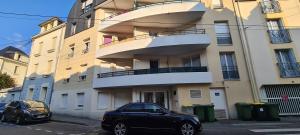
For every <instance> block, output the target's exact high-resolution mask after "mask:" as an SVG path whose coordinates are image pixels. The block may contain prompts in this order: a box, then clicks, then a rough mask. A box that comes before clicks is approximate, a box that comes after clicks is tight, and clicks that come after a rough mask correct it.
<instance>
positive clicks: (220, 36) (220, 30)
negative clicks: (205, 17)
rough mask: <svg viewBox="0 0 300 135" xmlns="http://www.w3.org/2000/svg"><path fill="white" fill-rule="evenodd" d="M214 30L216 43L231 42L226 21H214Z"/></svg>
mask: <svg viewBox="0 0 300 135" xmlns="http://www.w3.org/2000/svg"><path fill="white" fill-rule="evenodd" d="M215 32H216V36H217V44H218V45H224V44H225V45H226V44H232V39H231V34H230V29H229V25H228V22H226V21H225V22H215Z"/></svg>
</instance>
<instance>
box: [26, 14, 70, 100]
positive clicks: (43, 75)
mask: <svg viewBox="0 0 300 135" xmlns="http://www.w3.org/2000/svg"><path fill="white" fill-rule="evenodd" d="M39 26H40V29H41V30H40V33H39V34H37V35H35V36H33V37H32V48H31V54H30V62H29V66H28V71H27V75H26V78H25V82H24V85H23V91H22V99H30V100H39V101H43V102H45V103H47V104H50V102H51V96H52V91H53V85H54V75H55V72H56V69H57V68H56V66H57V62H58V59H59V55H58V54H59V52H60V51H61V47H62V44H63V41H64V34H65V23H64V22H63V21H62V20H60V19H59V18H57V17H53V18H51V19H49V20H47V21H45V22H43V23H41V24H40V25H39Z"/></svg>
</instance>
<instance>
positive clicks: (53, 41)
mask: <svg viewBox="0 0 300 135" xmlns="http://www.w3.org/2000/svg"><path fill="white" fill-rule="evenodd" d="M56 41H57V37H53V38H52V45H51V47H50V50H53V49H55V46H56Z"/></svg>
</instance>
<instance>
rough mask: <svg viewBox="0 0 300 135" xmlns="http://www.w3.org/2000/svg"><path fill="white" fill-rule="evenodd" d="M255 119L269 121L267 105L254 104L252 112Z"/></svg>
mask: <svg viewBox="0 0 300 135" xmlns="http://www.w3.org/2000/svg"><path fill="white" fill-rule="evenodd" d="M252 116H253V119H255V120H257V121H267V120H268V114H267V107H266V105H265V104H253V110H252Z"/></svg>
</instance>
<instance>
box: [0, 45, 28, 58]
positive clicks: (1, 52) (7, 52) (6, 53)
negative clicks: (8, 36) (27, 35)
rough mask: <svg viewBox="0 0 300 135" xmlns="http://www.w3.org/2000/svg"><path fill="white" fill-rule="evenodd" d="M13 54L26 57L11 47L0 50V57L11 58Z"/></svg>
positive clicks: (23, 53) (22, 52) (20, 51)
mask: <svg viewBox="0 0 300 135" xmlns="http://www.w3.org/2000/svg"><path fill="white" fill-rule="evenodd" d="M15 52H18V53H20V54H22V55H25V56H27V57H28V55H27V54H26V53H25V52H24V51H22V50H20V49H18V48H15V47H13V46H8V47H6V48H3V49H2V50H0V56H3V57H6V58H11V57H10V54H12V53H15Z"/></svg>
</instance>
